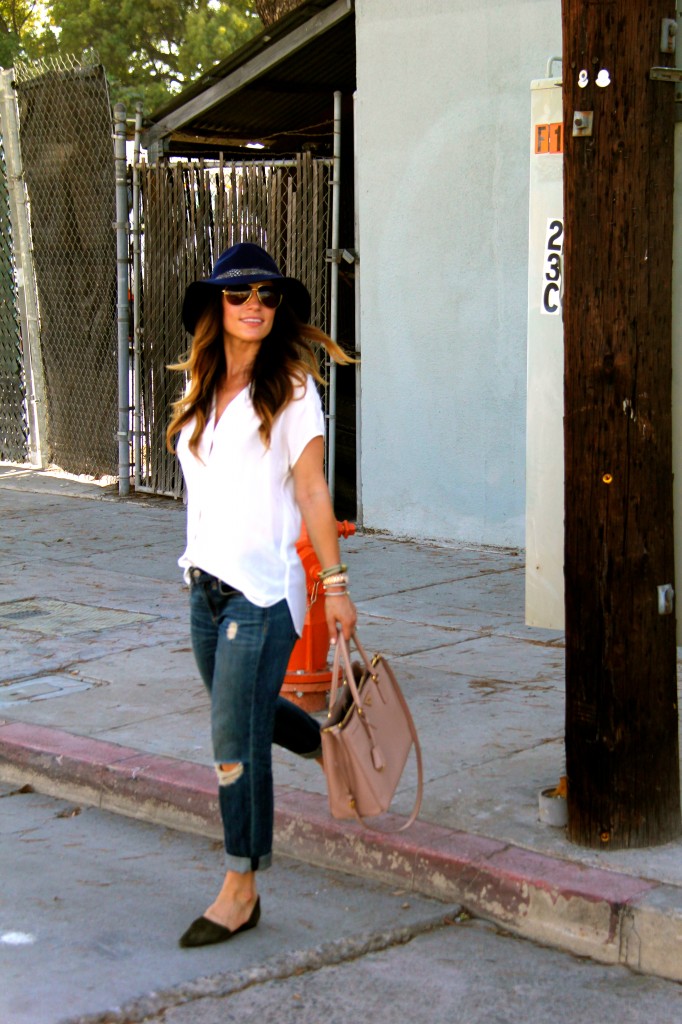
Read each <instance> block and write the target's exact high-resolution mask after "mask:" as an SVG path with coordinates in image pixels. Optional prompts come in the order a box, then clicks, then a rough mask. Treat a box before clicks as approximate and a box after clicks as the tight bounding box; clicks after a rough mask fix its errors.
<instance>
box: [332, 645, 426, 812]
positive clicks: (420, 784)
mask: <svg viewBox="0 0 682 1024" xmlns="http://www.w3.org/2000/svg"><path fill="white" fill-rule="evenodd" d="M352 639H353V643H354V644H355V647H356V648H357V651H358V654H359V655H360V657H361V658H362V660H363V662H364V663H365V668H366V669H367V671H368V672H369V673H370V674H371V673H372V672H373V671H374V666H373V665H372V662H371V661H370V659H369V658H368V657H367V652H366V651H365V648H364V647H363V646H362V644H361V643H360V640H359V639H358V635H357V633H356V632H355V631H354V632H353V637H352ZM381 660H382V662H383V666H384V669H385V670H386V671H387V672H388V675H389V676H390V679H391V684H392V686H393V688H394V690H395V695H396V697H397V698H398V703H399V704H400V707H401V709H402V711H403V714H404V715H405V721H406V722H407V727H408V730H409V733H410V738H411V740H412V743H413V745H414V753H415V757H416V761H417V795H416V797H415V801H414V805H413V807H412V810H411V812H410V815H409V817H408V818H407V821H405V823H404V824H403V825H400V827H399V828H377V826H376V825H371V824H370V823H369V822H367V821H365V819H364V818H363V817H362V816H361V815H360V814H358V812H357V810H356V808H355V795H354V794H353V793H351V794H350V796H351V797H352V798H353V804H352V806H353V813H354V814H355V817H356V818H357V820H358V821H359V823H360V824H361V825H362V826H363V827H364V828H370V829H372V830H373V831H374V832H404V831H405V829H408V828H409V827H410V825H413V824H414V822H415V821H416V819H417V815H418V814H419V811H420V809H421V804H422V797H423V794H424V769H423V766H422V750H421V745H420V743H419V737H418V735H417V729H416V727H415V724H414V719H413V718H412V713H411V711H410V709H409V707H408V704H407V701H406V700H405V697H404V696H403V691H402V690H401V689H400V686H399V685H398V680H397V679H396V677H395V675H394V673H393V669H392V668H391V666H390V665H389V663H388V662H387V661H385V660H384V659H383V658H382V659H381ZM341 661H343V665H344V668H345V671H346V682H347V683H348V686H349V689H350V692H351V694H352V697H353V702H354V704H355V706H356V707H357V709H358V710H361V704H360V693H359V691H358V687H357V684H356V682H355V677H354V675H353V667H352V664H351V660H350V651H349V648H348V642H347V640H346V638H345V637H344V635H343V633H341V632H340V631H339V633H338V635H337V639H336V645H335V649H334V663H333V667H332V685H331V693H330V698H329V700H330V706H331V705H332V703H333V700H334V698H335V696H336V692H337V690H338V687H339V678H340V671H341ZM365 718H366V713H365V712H363V713H362V714H361V715H360V721H361V722H362V723H363V725H364V726H365V728H368V724H367V723H366V721H365ZM339 749H340V750H341V751H342V757H344V758H345V751H344V750H343V744H339ZM344 768H345V773H346V779H348V778H350V774H349V772H348V765H347V764H345V765H344Z"/></svg>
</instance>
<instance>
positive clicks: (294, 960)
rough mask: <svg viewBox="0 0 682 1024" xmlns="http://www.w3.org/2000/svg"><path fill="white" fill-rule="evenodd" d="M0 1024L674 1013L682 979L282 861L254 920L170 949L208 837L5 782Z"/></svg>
mask: <svg viewBox="0 0 682 1024" xmlns="http://www.w3.org/2000/svg"><path fill="white" fill-rule="evenodd" d="M0 836H1V842H0V877H1V878H2V886H1V887H0V977H1V979H2V981H1V984H0V1024H62V1022H67V1021H68V1022H76V1021H78V1022H82V1024H85V1022H87V1024H95V1022H98V1024H104V1022H107V1024H124V1022H125V1024H133V1022H139V1021H146V1022H147V1024H152V1022H154V1024H229V1022H231V1021H235V1022H239V1024H248V1022H250V1021H253V1022H256V1021H259V1022H260V1021H273V1022H276V1024H346V1022H349V1021H353V1022H355V1021H357V1020H368V1021H372V1024H389V1022H390V1024H403V1022H404V1024H407V1022H410V1024H412V1022H418V1024H419V1022H422V1021H423V1022H425V1024H426V1022H428V1024H446V1022H447V1024H522V1022H523V1024H540V1022H542V1024H550V1022H551V1024H594V1022H595V1021H597V1020H600V1019H607V1018H608V1019H612V1020H616V1021H618V1022H619V1024H640V1022H641V1024H644V1022H646V1024H678V1022H679V1021H680V1020H682V986H679V985H677V984H675V983H672V982H666V981H661V980H659V979H654V978H647V977H645V976H642V975H636V974H633V973H630V972H628V971H627V970H625V969H623V968H614V967H604V966H601V965H599V964H595V963H592V962H590V961H587V960H578V959H576V958H573V957H570V956H567V955H565V954H562V953H558V952H555V951H553V950H549V949H545V948H542V947H539V946H535V945H533V944H531V943H528V942H524V941H522V940H519V939H516V938H514V937H512V936H509V935H506V934H503V933H501V932H499V931H498V930H497V929H496V928H495V927H494V926H492V925H489V924H486V923H484V922H481V921H473V920H471V919H469V918H468V916H467V915H466V914H462V913H460V912H459V908H453V907H445V906H443V905H442V904H439V903H437V902H435V901H432V900H428V899H425V898H423V897H416V896H414V895H412V894H408V893H405V892H404V891H402V890H400V889H397V888H396V889H391V888H390V887H385V886H381V885H377V884H374V883H369V882H363V881H362V880H359V879H357V878H355V877H349V876H346V875H343V874H340V873H335V872H330V871H323V870H320V869H317V868H315V867H311V866H309V865H305V864H301V863H299V862H295V861H291V860H287V859H286V858H281V857H280V858H276V863H275V866H274V867H273V869H272V870H271V871H270V872H267V873H265V874H264V875H263V877H262V881H261V898H262V903H263V919H262V921H261V924H260V925H259V927H258V928H257V929H255V930H254V931H253V932H249V933H247V934H245V935H243V936H240V937H239V938H238V939H235V940H234V942H230V943H226V944H224V945H221V946H215V947H210V948H207V949H203V950H181V949H179V948H178V946H177V938H178V936H179V935H180V934H181V932H182V931H183V930H184V928H185V926H186V925H187V923H188V922H189V921H190V920H192V918H193V917H195V916H196V915H197V914H199V913H201V912H202V910H203V909H204V908H205V906H206V905H207V903H208V902H210V899H211V897H212V895H213V890H214V888H215V887H216V885H217V883H218V881H219V880H220V876H221V874H222V861H221V851H220V849H219V847H218V846H217V844H216V843H214V842H211V841H210V840H207V839H205V838H202V837H198V836H190V835H186V834H182V833H178V832H173V831H170V830H167V829H161V828H157V827H155V826H152V825H147V824H144V823H141V822H136V821H132V820H129V819H126V818H122V817H119V816H116V815H112V814H108V813H104V812H101V811H98V810H95V809H93V808H86V807H82V808H79V807H77V806H75V805H72V804H68V803H65V802H63V801H58V800H54V799H51V798H49V797H45V796H41V795H40V794H37V793H21V792H19V793H17V792H13V790H12V788H11V787H9V786H1V787H0Z"/></svg>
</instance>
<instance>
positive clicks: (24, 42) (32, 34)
mask: <svg viewBox="0 0 682 1024" xmlns="http://www.w3.org/2000/svg"><path fill="white" fill-rule="evenodd" d="M40 14H41V5H40V3H39V0H0V67H3V68H9V67H11V66H12V64H13V63H14V59H15V58H16V57H22V56H23V57H25V56H28V55H29V54H32V55H33V56H35V55H36V53H35V50H34V49H33V46H34V43H35V40H36V38H37V36H38V35H39V34H40Z"/></svg>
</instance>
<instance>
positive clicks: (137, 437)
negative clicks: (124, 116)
mask: <svg viewBox="0 0 682 1024" xmlns="http://www.w3.org/2000/svg"><path fill="white" fill-rule="evenodd" d="M141 140H142V104H141V103H138V104H137V107H136V108H135V146H134V149H133V232H132V233H133V460H134V463H135V465H134V471H135V490H136V491H137V490H138V489H139V487H140V484H141V483H142V416H141V408H140V407H141V405H142V382H141V379H140V378H141V369H142V367H141V363H142V359H141V353H140V349H141V337H140V310H141V308H142V303H141V294H140V292H141V284H142V268H141V263H140V256H141V244H140V243H141V232H140V166H139V165H140V144H141Z"/></svg>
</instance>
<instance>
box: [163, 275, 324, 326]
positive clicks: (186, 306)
mask: <svg viewBox="0 0 682 1024" xmlns="http://www.w3.org/2000/svg"><path fill="white" fill-rule="evenodd" d="M264 280H267V276H266V275H264V274H262V273H261V274H253V275H249V274H245V275H243V276H241V277H240V278H239V281H238V282H237V281H231V282H229V283H230V284H231V285H232V286H233V287H234V285H236V284H240V285H241V284H245V285H246V284H256V283H257V282H258V281H264ZM226 283H227V282H225V281H211V280H208V279H207V280H203V281H193V282H192V283H191V284H190V285H188V286H187V290H186V291H185V297H184V299H183V302H182V322H183V324H184V326H185V330H186V331H187V332H188V333H189V334H194V331H195V330H196V326H197V323H198V321H199V317H200V316H201V314H202V313H203V312H204V310H205V309H206V307H207V306H208V305H209V304H210V303H211V302H212V301H213V300H214V299H215V297H216V293H217V294H220V292H222V290H223V288H224V287H225V285H226ZM272 283H273V285H276V286H277V287H278V288H280V289H281V290H282V294H283V295H284V298H285V300H286V301H287V303H288V304H289V306H290V307H291V309H292V311H293V313H294V315H295V316H296V318H297V319H298V320H300V321H301V323H303V324H307V323H308V322H309V321H310V311H311V306H312V301H311V298H310V292H309V291H308V289H307V288H306V286H305V285H304V284H303V283H302V282H301V281H299V280H297V279H296V278H295V277H277V278H273V281H272Z"/></svg>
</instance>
